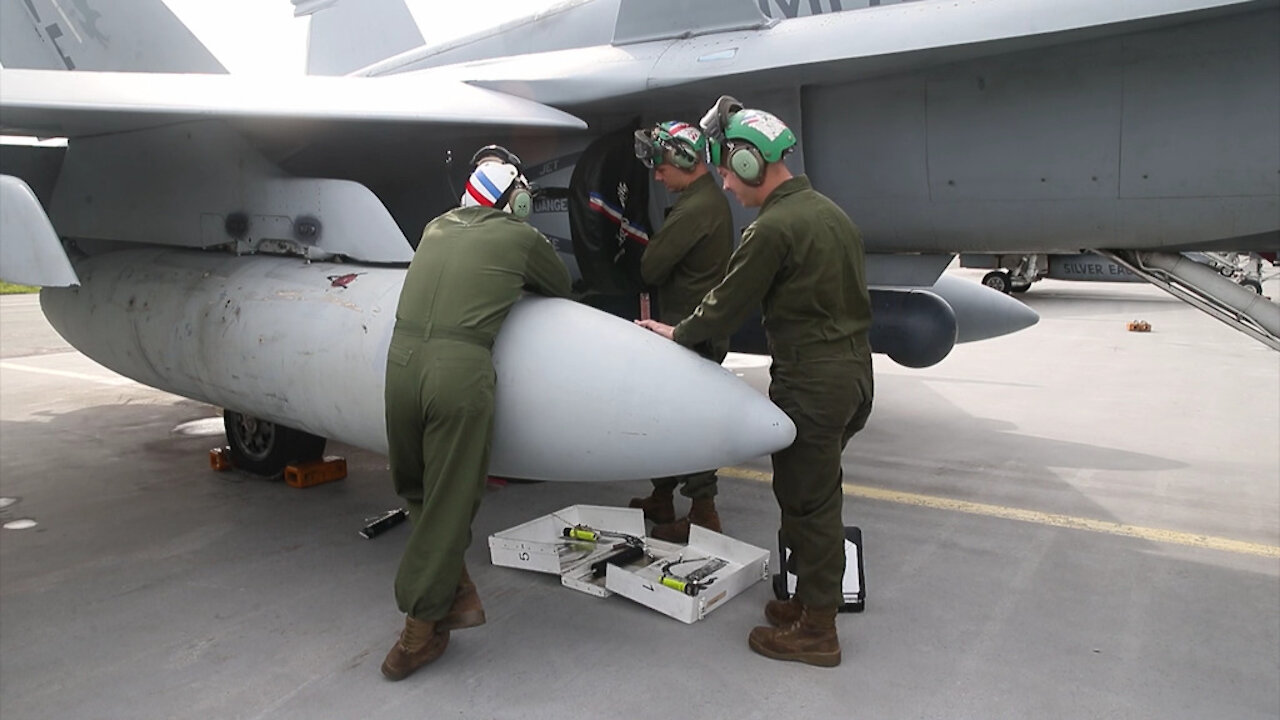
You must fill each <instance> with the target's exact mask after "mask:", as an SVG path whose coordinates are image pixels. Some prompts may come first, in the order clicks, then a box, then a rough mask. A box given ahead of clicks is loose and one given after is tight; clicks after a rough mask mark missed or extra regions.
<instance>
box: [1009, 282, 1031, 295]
mask: <svg viewBox="0 0 1280 720" xmlns="http://www.w3.org/2000/svg"><path fill="white" fill-rule="evenodd" d="M1030 289H1031V283H1027V284H1026V285H1010V286H1009V292H1011V293H1018V294H1019V295H1021V294H1022V293H1024V292H1026V291H1028V290H1030Z"/></svg>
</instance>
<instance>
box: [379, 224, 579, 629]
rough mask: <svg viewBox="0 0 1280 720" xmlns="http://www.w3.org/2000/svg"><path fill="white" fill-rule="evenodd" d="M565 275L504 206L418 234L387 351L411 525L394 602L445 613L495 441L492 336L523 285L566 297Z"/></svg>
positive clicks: (391, 436) (391, 452)
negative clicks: (417, 242)
mask: <svg viewBox="0 0 1280 720" xmlns="http://www.w3.org/2000/svg"><path fill="white" fill-rule="evenodd" d="M569 285H570V280H569V271H568V270H567V269H566V268H565V266H564V263H562V262H561V261H560V258H559V257H557V256H556V253H555V250H554V249H553V248H552V247H551V243H549V242H548V241H547V239H546V238H545V237H543V236H542V234H541V233H539V232H538V231H537V230H535V229H534V228H533V227H531V226H529V225H528V224H526V223H524V222H522V221H520V220H517V219H516V218H514V217H512V216H511V215H508V214H506V213H504V212H501V211H499V210H494V209H492V208H484V207H470V208H460V209H455V210H450V211H449V212H447V213H445V214H443V215H441V216H440V217H438V218H436V219H435V220H432V221H431V222H430V223H429V224H428V225H427V227H426V229H425V230H423V231H422V242H421V243H419V245H418V249H417V251H416V252H415V253H414V255H413V262H411V263H410V264H409V270H408V273H407V274H406V275H405V280H404V288H403V290H401V292H400V303H399V305H398V306H397V308H396V324H395V330H394V331H393V333H392V336H391V347H390V348H389V350H388V352H387V383H386V388H385V393H386V411H387V448H388V457H389V459H390V461H391V479H392V481H393V482H394V483H395V489H396V494H398V495H399V496H400V497H402V498H404V500H405V502H406V503H407V504H408V507H409V515H410V519H411V520H412V521H413V530H412V532H411V534H410V536H409V542H408V545H407V546H406V547H405V550H404V556H403V557H402V558H401V560H400V570H399V572H398V573H397V574H396V603H397V604H398V605H399V606H400V609H401V610H402V611H403V612H404V613H406V614H407V615H409V616H411V617H413V618H414V619H416V620H422V621H434V620H439V619H440V618H442V617H444V616H445V614H447V613H448V611H449V607H450V605H451V604H452V602H453V597H454V591H455V590H456V589H457V586H458V581H459V579H460V578H461V575H462V564H463V553H464V552H465V551H466V549H467V547H468V546H469V545H470V544H471V520H472V518H474V517H475V514H476V511H477V510H478V509H479V507H480V498H481V497H482V495H483V494H484V483H485V477H486V475H487V472H488V467H489V450H490V447H491V445H492V437H493V398H494V394H493V393H494V380H495V375H494V370H493V361H492V357H491V355H490V348H491V347H492V346H493V340H494V337H495V336H496V335H497V334H498V330H499V328H501V327H502V321H503V320H504V319H505V318H506V317H507V313H508V312H509V311H510V310H511V306H512V304H514V303H515V302H516V300H518V299H519V298H520V296H521V293H522V292H523V291H524V290H525V289H526V288H527V289H530V290H534V291H536V292H539V293H542V294H545V295H555V296H561V297H564V296H567V295H568V294H569Z"/></svg>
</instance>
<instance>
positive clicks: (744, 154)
mask: <svg viewBox="0 0 1280 720" xmlns="http://www.w3.org/2000/svg"><path fill="white" fill-rule="evenodd" d="M764 167H765V162H764V158H762V157H760V151H759V150H756V149H755V148H754V147H752V146H751V145H748V144H746V143H730V144H729V169H730V170H732V171H733V174H734V175H737V176H738V179H740V180H742V182H744V183H746V184H748V185H759V184H760V183H761V182H763V181H764Z"/></svg>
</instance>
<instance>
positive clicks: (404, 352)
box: [387, 343, 414, 367]
mask: <svg viewBox="0 0 1280 720" xmlns="http://www.w3.org/2000/svg"><path fill="white" fill-rule="evenodd" d="M413 350H414V349H413V348H411V347H408V348H407V347H399V346H397V345H396V344H395V343H391V347H390V348H388V349H387V362H389V363H391V364H393V365H399V366H400V367H408V366H409V361H410V360H412V359H413Z"/></svg>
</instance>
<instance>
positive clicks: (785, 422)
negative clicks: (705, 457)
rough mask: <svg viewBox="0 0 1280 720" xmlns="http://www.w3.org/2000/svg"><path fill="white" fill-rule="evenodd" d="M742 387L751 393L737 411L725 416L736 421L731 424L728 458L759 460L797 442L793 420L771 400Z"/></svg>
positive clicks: (741, 401)
mask: <svg viewBox="0 0 1280 720" xmlns="http://www.w3.org/2000/svg"><path fill="white" fill-rule="evenodd" d="M742 386H743V389H745V390H747V391H748V392H747V393H745V395H746V397H742V398H741V399H740V401H739V405H738V407H737V408H735V409H734V410H733V411H732V412H729V413H726V415H733V416H734V417H736V418H737V420H736V421H733V422H732V424H731V427H733V428H734V433H733V434H732V435H731V436H730V438H729V443H730V446H729V447H728V448H727V451H726V454H727V455H732V456H734V457H739V458H743V459H746V458H751V457H758V456H760V455H768V454H770V453H775V452H777V451H779V450H782V449H784V448H786V447H789V446H790V445H791V443H793V442H795V439H796V426H795V423H793V422H791V418H789V417H787V414H786V413H784V412H782V409H781V408H779V407H778V406H777V405H774V404H773V403H772V402H771V401H770V400H769V398H767V397H765V396H764V395H761V394H760V393H758V392H756V391H755V390H752V389H751V388H750V386H748V385H746V384H745V383H742Z"/></svg>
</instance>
